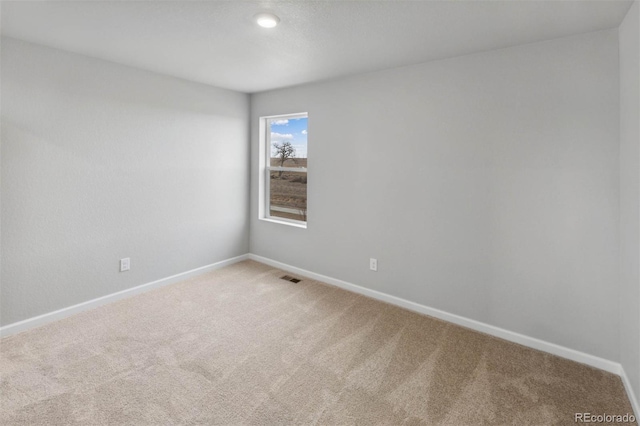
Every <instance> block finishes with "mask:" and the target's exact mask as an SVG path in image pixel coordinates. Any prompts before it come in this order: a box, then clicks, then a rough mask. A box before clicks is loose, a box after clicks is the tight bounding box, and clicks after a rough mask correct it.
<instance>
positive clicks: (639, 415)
mask: <svg viewBox="0 0 640 426" xmlns="http://www.w3.org/2000/svg"><path fill="white" fill-rule="evenodd" d="M620 378H621V379H622V384H624V388H625V390H626V391H627V396H629V401H631V407H633V411H634V412H635V416H636V419H640V403H638V397H637V396H636V393H635V392H634V391H633V387H632V386H631V382H629V377H628V376H627V373H626V372H625V371H624V368H620Z"/></svg>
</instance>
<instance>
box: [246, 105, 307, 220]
mask: <svg viewBox="0 0 640 426" xmlns="http://www.w3.org/2000/svg"><path fill="white" fill-rule="evenodd" d="M296 118H307V119H308V118H309V114H308V113H306V112H299V113H295V114H281V115H269V116H264V117H260V125H259V132H260V156H259V157H260V158H259V162H260V174H259V175H260V178H259V183H260V185H259V188H260V191H259V192H260V193H259V200H258V206H259V208H258V218H259V219H260V220H265V221H268V222H275V223H280V224H283V225H290V226H295V227H298V228H306V227H307V222H308V220H309V218H308V217H307V221H302V220H295V219H287V218H284V217H279V216H271V196H270V195H271V194H270V189H271V182H270V180H271V172H273V171H276V172H277V171H283V172H304V173H308V171H307V167H280V166H271V133H270V131H271V129H270V127H269V125H268V121H269V120H274V119H290V120H293V119H296ZM307 161H308V160H307ZM307 201H308V189H307ZM307 208H308V204H307Z"/></svg>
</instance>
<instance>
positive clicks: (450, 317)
mask: <svg viewBox="0 0 640 426" xmlns="http://www.w3.org/2000/svg"><path fill="white" fill-rule="evenodd" d="M249 259H251V260H255V261H256V262H260V263H264V264H266V265H269V266H273V267H274V268H278V269H283V270H285V271H288V272H291V273H295V274H298V275H302V276H305V277H308V278H311V279H314V280H317V281H322V282H323V283H327V284H330V285H333V286H336V287H340V288H343V289H345V290H349V291H351V292H354V293H358V294H362V295H364V296H368V297H371V298H373V299H377V300H380V301H383V302H386V303H390V304H392V305H396V306H400V307H402V308H405V309H408V310H410V311H414V312H418V313H421V314H424V315H429V316H432V317H435V318H439V319H441V320H444V321H448V322H451V323H454V324H457V325H460V326H462V327H466V328H470V329H472V330H476V331H479V332H481V333H486V334H489V335H492V336H495V337H499V338H501V339H504V340H508V341H510V342H514V343H518V344H520V345H524V346H528V347H530V348H533V349H537V350H539V351H543V352H547V353H550V354H553V355H557V356H559V357H562V358H566V359H570V360H572V361H576V362H580V363H582V364H586V365H590V366H591V367H595V368H599V369H601V370H605V371H608V372H610V373H613V374H616V375H620V374H621V372H622V367H621V365H620V364H619V363H617V362H613V361H609V360H607V359H604V358H599V357H597V356H594V355H589V354H587V353H584V352H580V351H577V350H575V349H570V348H567V347H564V346H560V345H557V344H555V343H550V342H546V341H544V340H540V339H537V338H535V337H529V336H525V335H523V334H520V333H516V332H514V331H509V330H505V329H503V328H499V327H496V326H493V325H490V324H485V323H482V322H480V321H476V320H472V319H470V318H465V317H462V316H460V315H456V314H451V313H449V312H445V311H441V310H440V309H436V308H431V307H429V306H425V305H421V304H419V303H415V302H411V301H409V300H406V299H402V298H400V297H396V296H391V295H389V294H386V293H382V292H379V291H376V290H371V289H369V288H365V287H361V286H359V285H356V284H352V283H348V282H346V281H342V280H339V279H336V278H331V277H328V276H326V275H321V274H316V273H315V272H311V271H307V270H305V269H301V268H296V267H295V266H291V265H287V264H286V263H282V262H278V261H276V260H272V259H268V258H266V257H262V256H258V255H255V254H249ZM630 395H631V394H630Z"/></svg>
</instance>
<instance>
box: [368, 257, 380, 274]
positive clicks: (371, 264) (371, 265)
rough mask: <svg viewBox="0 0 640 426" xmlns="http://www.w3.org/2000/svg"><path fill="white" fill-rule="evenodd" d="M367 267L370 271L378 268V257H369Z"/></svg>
mask: <svg viewBox="0 0 640 426" xmlns="http://www.w3.org/2000/svg"><path fill="white" fill-rule="evenodd" d="M369 269H371V270H372V271H377V270H378V259H374V258H373V257H372V258H371V259H369Z"/></svg>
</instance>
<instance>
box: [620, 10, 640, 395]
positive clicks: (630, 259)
mask: <svg viewBox="0 0 640 426" xmlns="http://www.w3.org/2000/svg"><path fill="white" fill-rule="evenodd" d="M639 15H640V8H639V7H638V2H636V3H635V4H634V5H633V6H632V8H631V9H630V10H629V12H628V14H627V16H626V18H625V20H624V21H623V23H622V25H621V26H620V362H621V363H622V366H623V367H624V370H625V372H626V373H627V376H628V377H629V381H630V382H631V385H632V387H633V389H634V391H635V393H636V397H640V264H639V261H640V227H639V226H638V225H639V223H640V128H639V126H640V84H639V79H640V77H639V76H640V43H639V40H638V39H639V38H640V30H639V29H638V21H639V19H638V18H639ZM639 402H640V401H639Z"/></svg>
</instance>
